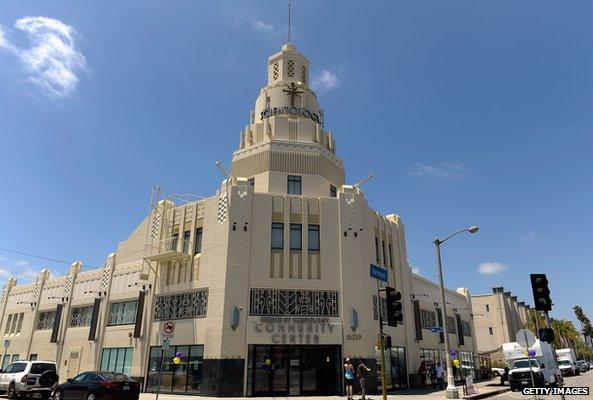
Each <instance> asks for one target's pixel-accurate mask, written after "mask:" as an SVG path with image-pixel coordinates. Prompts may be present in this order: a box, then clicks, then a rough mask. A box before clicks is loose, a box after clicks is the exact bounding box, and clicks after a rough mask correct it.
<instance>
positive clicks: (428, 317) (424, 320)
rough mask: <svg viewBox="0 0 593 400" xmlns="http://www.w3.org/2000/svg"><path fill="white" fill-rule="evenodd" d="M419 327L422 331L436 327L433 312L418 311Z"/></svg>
mask: <svg viewBox="0 0 593 400" xmlns="http://www.w3.org/2000/svg"><path fill="white" fill-rule="evenodd" d="M420 326H422V327H423V328H424V329H430V328H432V327H433V326H437V322H436V316H435V312H434V311H428V310H420Z"/></svg>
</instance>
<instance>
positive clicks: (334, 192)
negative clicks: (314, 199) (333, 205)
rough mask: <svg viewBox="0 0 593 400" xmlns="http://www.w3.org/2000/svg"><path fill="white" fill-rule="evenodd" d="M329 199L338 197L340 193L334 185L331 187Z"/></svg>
mask: <svg viewBox="0 0 593 400" xmlns="http://www.w3.org/2000/svg"><path fill="white" fill-rule="evenodd" d="M329 197H338V191H337V189H336V187H335V186H334V185H329Z"/></svg>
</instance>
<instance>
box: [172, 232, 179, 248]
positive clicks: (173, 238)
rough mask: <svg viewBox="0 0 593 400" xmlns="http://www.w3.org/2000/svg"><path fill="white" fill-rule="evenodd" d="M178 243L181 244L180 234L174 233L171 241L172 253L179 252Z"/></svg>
mask: <svg viewBox="0 0 593 400" xmlns="http://www.w3.org/2000/svg"><path fill="white" fill-rule="evenodd" d="M177 242H179V233H174V234H173V237H172V239H171V251H177Z"/></svg>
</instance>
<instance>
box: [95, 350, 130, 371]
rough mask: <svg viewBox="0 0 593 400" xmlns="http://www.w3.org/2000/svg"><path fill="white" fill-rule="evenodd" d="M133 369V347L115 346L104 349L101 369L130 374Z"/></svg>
mask: <svg viewBox="0 0 593 400" xmlns="http://www.w3.org/2000/svg"><path fill="white" fill-rule="evenodd" d="M131 370H132V348H131V347H113V348H105V349H103V353H102V355H101V371H106V372H117V373H121V374H126V375H129V374H130V372H131Z"/></svg>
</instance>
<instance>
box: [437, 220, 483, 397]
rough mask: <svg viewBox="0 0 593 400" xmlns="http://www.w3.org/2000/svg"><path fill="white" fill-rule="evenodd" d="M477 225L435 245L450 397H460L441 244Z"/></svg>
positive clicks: (447, 394)
mask: <svg viewBox="0 0 593 400" xmlns="http://www.w3.org/2000/svg"><path fill="white" fill-rule="evenodd" d="M478 229H479V228H478V227H477V226H475V225H474V226H470V227H469V228H466V229H462V230H460V231H458V232H455V233H453V234H451V235H449V236H447V237H446V238H445V239H443V240H441V239H439V238H436V239H435V240H434V245H435V247H436V257H437V266H438V268H439V281H440V284H441V301H442V304H443V331H444V332H443V336H444V338H445V363H446V364H447V391H446V397H447V398H448V399H458V398H459V391H458V390H457V388H456V387H455V378H454V377H453V366H452V362H451V354H450V351H451V349H450V347H449V330H448V328H447V303H446V301H445V284H444V283H443V265H442V263H441V244H443V243H444V242H446V241H447V240H449V239H451V238H452V237H453V236H455V235H458V234H460V233H463V232H469V233H476V232H477V231H478Z"/></svg>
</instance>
